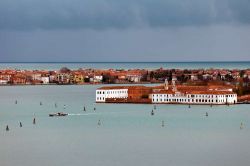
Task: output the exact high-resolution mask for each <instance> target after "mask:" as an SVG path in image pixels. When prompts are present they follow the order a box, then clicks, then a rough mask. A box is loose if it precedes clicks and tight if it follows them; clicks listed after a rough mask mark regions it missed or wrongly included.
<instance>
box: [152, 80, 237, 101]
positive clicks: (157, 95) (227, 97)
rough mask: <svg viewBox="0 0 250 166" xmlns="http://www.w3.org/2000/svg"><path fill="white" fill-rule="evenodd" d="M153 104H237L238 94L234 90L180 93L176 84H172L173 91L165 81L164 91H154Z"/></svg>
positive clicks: (203, 89)
mask: <svg viewBox="0 0 250 166" xmlns="http://www.w3.org/2000/svg"><path fill="white" fill-rule="evenodd" d="M151 99H152V103H155V104H157V103H158V104H160V103H166V104H170V103H172V104H175V103H176V104H236V103H237V94H236V93H233V92H232V89H219V88H215V89H211V88H199V90H197V89H195V90H194V89H192V87H190V89H189V91H183V90H182V91H178V89H177V87H176V86H175V82H174V81H173V82H172V89H170V88H169V87H168V82H167V80H166V81H165V86H164V89H157V90H154V91H153V93H152V94H151Z"/></svg>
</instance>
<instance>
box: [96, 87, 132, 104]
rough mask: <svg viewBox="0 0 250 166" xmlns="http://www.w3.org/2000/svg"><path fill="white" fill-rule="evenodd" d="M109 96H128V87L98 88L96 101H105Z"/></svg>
mask: <svg viewBox="0 0 250 166" xmlns="http://www.w3.org/2000/svg"><path fill="white" fill-rule="evenodd" d="M107 98H128V88H126V87H115V88H112V87H103V88H99V89H97V90H96V102H105V101H106V99H107Z"/></svg>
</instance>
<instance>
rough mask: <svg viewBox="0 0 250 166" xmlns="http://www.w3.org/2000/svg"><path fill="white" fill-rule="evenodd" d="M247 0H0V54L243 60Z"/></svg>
mask: <svg viewBox="0 0 250 166" xmlns="http://www.w3.org/2000/svg"><path fill="white" fill-rule="evenodd" d="M249 43H250V1H249V0H0V62H163V61H164V62H171V61H250V44H249Z"/></svg>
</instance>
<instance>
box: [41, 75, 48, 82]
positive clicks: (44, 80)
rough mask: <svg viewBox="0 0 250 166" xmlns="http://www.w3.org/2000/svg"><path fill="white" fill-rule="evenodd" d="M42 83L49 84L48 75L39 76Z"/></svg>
mask: <svg viewBox="0 0 250 166" xmlns="http://www.w3.org/2000/svg"><path fill="white" fill-rule="evenodd" d="M41 81H42V82H43V84H49V77H41Z"/></svg>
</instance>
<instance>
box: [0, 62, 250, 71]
mask: <svg viewBox="0 0 250 166" xmlns="http://www.w3.org/2000/svg"><path fill="white" fill-rule="evenodd" d="M62 67H68V68H70V69H79V68H84V69H86V68H95V69H110V68H113V69H159V68H161V67H163V68H167V69H173V68H174V69H201V68H204V69H209V68H217V69H222V68H225V69H248V68H250V61H246V62H141V63H139V62H133V63H131V62H109V63H107V62H106V63H102V62H100V63H97V62H95V63H93V62H91V63H0V69H6V68H11V69H27V70H33V69H39V70H40V69H46V70H58V69H60V68H62Z"/></svg>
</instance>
